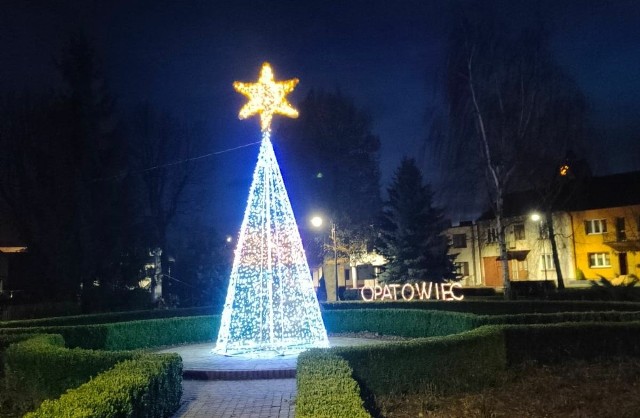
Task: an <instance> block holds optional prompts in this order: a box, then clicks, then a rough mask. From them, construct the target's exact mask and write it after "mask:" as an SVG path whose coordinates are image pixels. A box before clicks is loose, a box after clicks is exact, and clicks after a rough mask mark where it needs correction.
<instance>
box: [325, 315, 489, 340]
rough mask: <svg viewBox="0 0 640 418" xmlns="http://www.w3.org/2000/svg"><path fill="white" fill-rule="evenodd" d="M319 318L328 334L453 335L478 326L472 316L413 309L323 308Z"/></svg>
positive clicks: (412, 336)
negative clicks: (365, 332)
mask: <svg viewBox="0 0 640 418" xmlns="http://www.w3.org/2000/svg"><path fill="white" fill-rule="evenodd" d="M322 318H323V320H324V325H325V328H326V330H327V332H330V333H344V332H359V331H369V332H376V333H379V334H384V335H398V336H402V337H410V338H419V337H433V336H442V335H450V334H457V333H460V332H464V331H468V330H470V329H473V328H475V327H476V326H478V318H477V316H476V315H472V314H466V313H460V312H439V311H424V310H416V309H384V310H382V309H359V310H353V309H348V310H327V311H324V312H323V313H322Z"/></svg>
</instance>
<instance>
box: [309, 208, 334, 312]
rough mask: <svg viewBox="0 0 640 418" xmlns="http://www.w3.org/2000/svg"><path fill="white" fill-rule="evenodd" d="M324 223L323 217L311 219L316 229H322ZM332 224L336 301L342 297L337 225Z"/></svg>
mask: <svg viewBox="0 0 640 418" xmlns="http://www.w3.org/2000/svg"><path fill="white" fill-rule="evenodd" d="M323 223H324V219H322V217H321V216H317V215H316V216H314V217H312V218H311V225H312V226H313V227H315V228H320V227H321V226H322V224H323ZM330 223H331V243H332V244H333V267H334V277H335V282H336V300H340V296H339V294H338V287H339V284H338V244H337V242H336V224H335V222H333V220H331V221H330Z"/></svg>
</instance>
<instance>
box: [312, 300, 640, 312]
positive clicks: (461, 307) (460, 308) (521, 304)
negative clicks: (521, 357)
mask: <svg viewBox="0 0 640 418" xmlns="http://www.w3.org/2000/svg"><path fill="white" fill-rule="evenodd" d="M321 306H322V308H323V310H325V311H328V310H334V309H341V310H342V309H425V310H437V311H453V312H465V313H474V314H478V315H509V314H524V313H557V312H587V311H612V310H615V311H640V303H638V302H592V301H582V300H573V301H555V300H553V301H550V300H522V301H505V300H502V301H498V300H462V301H438V300H431V301H411V302H404V301H384V302H383V301H380V302H332V303H323V304H321Z"/></svg>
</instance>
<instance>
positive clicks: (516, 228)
mask: <svg viewBox="0 0 640 418" xmlns="http://www.w3.org/2000/svg"><path fill="white" fill-rule="evenodd" d="M513 236H514V238H515V239H516V241H522V240H523V239H525V238H524V224H515V225H513Z"/></svg>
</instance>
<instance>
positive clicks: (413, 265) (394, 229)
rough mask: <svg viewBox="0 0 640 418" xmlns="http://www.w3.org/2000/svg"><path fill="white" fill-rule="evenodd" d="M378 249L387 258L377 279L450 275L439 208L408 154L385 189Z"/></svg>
mask: <svg viewBox="0 0 640 418" xmlns="http://www.w3.org/2000/svg"><path fill="white" fill-rule="evenodd" d="M387 191H388V193H389V200H388V201H387V202H385V205H384V211H383V223H382V227H381V234H380V242H379V245H378V249H379V251H380V253H381V254H382V255H384V256H385V258H386V259H387V260H388V263H387V265H386V266H385V270H384V272H383V273H382V275H381V277H380V278H381V280H382V281H385V282H391V283H405V282H417V281H423V280H427V281H434V282H440V281H442V280H446V279H450V278H452V277H453V263H452V260H451V257H450V256H448V255H447V249H448V242H447V237H446V235H445V234H444V231H445V229H446V227H447V222H446V221H445V219H444V217H443V213H442V210H441V209H440V208H437V207H434V206H433V192H432V191H431V188H430V187H429V185H427V184H423V181H422V174H421V173H420V170H419V169H418V167H417V166H416V162H415V160H414V159H412V158H404V159H403V160H402V162H401V163H400V166H399V168H398V169H397V170H396V172H395V175H394V179H393V182H392V185H391V187H390V188H389V189H388V190H387Z"/></svg>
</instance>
